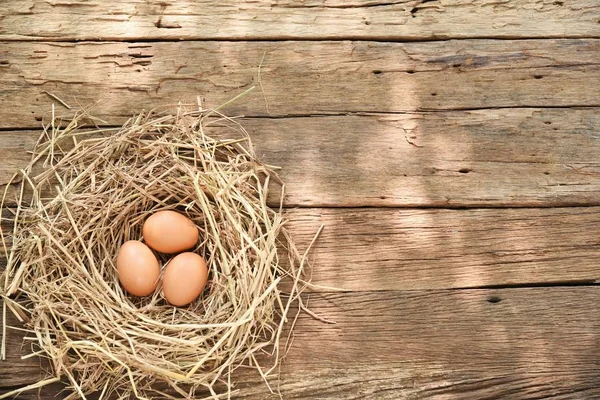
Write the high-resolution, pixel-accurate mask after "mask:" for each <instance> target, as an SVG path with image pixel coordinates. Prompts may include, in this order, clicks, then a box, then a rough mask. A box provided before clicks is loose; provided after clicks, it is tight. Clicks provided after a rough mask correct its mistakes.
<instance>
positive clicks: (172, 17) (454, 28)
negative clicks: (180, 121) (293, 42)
mask: <svg viewBox="0 0 600 400" xmlns="http://www.w3.org/2000/svg"><path fill="white" fill-rule="evenodd" d="M0 15H2V16H3V18H2V19H1V20H0V38H1V39H5V40H7V39H8V40H48V39H51V40H137V39H145V40H148V39H175V40H182V39H193V40H206V39H221V40H257V39H269V40H285V39H311V40H316V39H318V40H327V39H355V38H361V39H376V40H431V39H445V38H490V37H492V38H518V37H545V38H548V37H561V38H562V37H600V25H598V19H599V18H600V9H599V7H598V3H597V2H596V1H595V0H569V1H565V2H562V1H543V2H531V1H528V0H512V1H510V2H497V1H474V0H465V1H447V0H440V1H433V2H429V1H427V2H426V1H423V0H414V1H410V0H401V1H391V0H387V1H385V0H375V1H358V0H342V1H340V0H326V1H321V0H318V1H317V0H310V1H304V0H283V1H268V2H244V3H240V2H238V1H235V0H225V1H219V2H218V3H215V2H211V1H206V0H204V1H194V0H184V1H177V2H169V1H159V0H151V1H146V0H133V1H127V2H119V1H115V0H113V1H101V0H91V1H89V0H87V1H86V0H67V1H64V0H60V1H59V0H51V1H42V0H34V1H22V0H5V1H3V3H2V5H1V6H0ZM465 27H468V29H465Z"/></svg>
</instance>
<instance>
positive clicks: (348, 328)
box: [2, 287, 600, 400]
mask: <svg viewBox="0 0 600 400" xmlns="http://www.w3.org/2000/svg"><path fill="white" fill-rule="evenodd" d="M599 300H600V288H598V287H573V288H530V289H503V290H461V291H412V292H377V293H370V292H367V293H341V294H331V293H323V294H313V295H311V299H310V302H309V305H310V306H311V308H312V309H313V310H314V311H315V312H317V313H318V314H320V315H323V316H325V317H327V318H330V319H332V320H334V321H336V322H337V324H336V325H326V324H323V323H321V322H318V321H315V320H313V319H312V318H310V317H308V316H306V315H301V316H300V318H299V320H298V324H297V326H296V330H295V333H294V340H293V346H292V348H291V350H290V352H289V353H288V356H287V358H286V360H285V362H284V364H283V367H282V371H281V380H280V382H279V386H280V388H281V392H282V394H283V395H284V398H286V399H303V398H319V399H358V398H360V399H398V398H402V399H467V400H468V399H484V398H485V399H495V398H502V399H531V400H533V399H540V398H544V399H546V398H548V399H582V398H596V397H598V396H600V388H599V387H598V385H597V382H598V380H599V379H600V370H599V369H598V363H599V362H600V356H599V355H598V352H597V347H598V340H599V336H598V332H599V331H600V317H599V316H600V308H599V306H598V304H600V302H599ZM14 322H15V321H14V320H11V323H14ZM19 343H20V338H19V335H18V334H17V335H14V334H11V336H9V344H10V346H9V356H10V359H9V361H8V362H6V363H3V364H2V366H3V368H2V371H3V373H4V375H3V378H4V380H3V386H12V385H15V386H16V385H23V384H27V383H31V382H33V381H34V380H35V379H36V374H35V373H34V371H38V370H36V367H37V365H38V361H37V360H34V359H30V360H25V361H23V360H19V358H18V355H19V354H20V352H19V351H18V350H17V349H18V347H19ZM37 368H38V369H39V367H37ZM237 381H238V383H239V387H240V388H241V389H243V392H242V393H240V395H239V396H236V398H243V399H262V398H277V397H276V396H268V392H267V390H266V388H265V386H264V383H263V382H261V379H260V377H258V376H256V374H255V373H251V372H249V371H247V372H242V373H241V374H240V376H239V378H238V380H237ZM272 382H273V384H274V386H275V387H276V386H277V382H276V380H275V379H274V380H272ZM36 395H37V394H35V393H32V394H28V395H27V396H23V397H22V398H23V399H33V398H37V397H35V396H36ZM41 398H42V399H49V398H51V397H50V395H43V396H42V397H41Z"/></svg>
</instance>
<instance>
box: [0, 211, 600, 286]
mask: <svg viewBox="0 0 600 400" xmlns="http://www.w3.org/2000/svg"><path fill="white" fill-rule="evenodd" d="M285 216H286V218H288V219H289V224H288V227H289V230H290V233H291V235H292V237H293V238H294V240H295V241H296V243H297V246H298V248H299V249H300V250H302V251H303V250H304V249H306V248H307V246H308V245H309V243H310V241H311V240H312V238H313V236H314V235H315V233H316V231H317V230H318V228H319V227H320V226H321V224H322V225H324V229H323V231H322V233H321V236H320V237H319V239H318V240H317V242H316V244H315V246H314V248H313V251H312V253H311V260H312V268H307V276H310V277H311V278H312V282H313V283H314V284H316V285H320V286H325V287H334V288H339V289H343V290H348V291H354V292H358V291H377V290H416V289H419V290H422V289H457V288H477V287H498V286H507V285H519V286H521V285H548V284H581V283H586V284H591V283H596V282H599V281H600V266H599V265H598V254H600V238H599V237H598V235H596V234H593V233H590V232H600V207H584V208H575V207H567V208H545V209H476V210H402V209H290V210H286V214H285ZM3 218H9V215H8V212H7V211H5V213H4V215H3ZM3 229H4V232H5V234H7V235H8V233H9V232H10V229H12V227H9V226H8V224H3ZM7 243H8V246H10V240H9V241H8V242H7ZM2 264H4V261H2ZM313 290H314V291H320V290H322V289H319V288H315V289H313Z"/></svg>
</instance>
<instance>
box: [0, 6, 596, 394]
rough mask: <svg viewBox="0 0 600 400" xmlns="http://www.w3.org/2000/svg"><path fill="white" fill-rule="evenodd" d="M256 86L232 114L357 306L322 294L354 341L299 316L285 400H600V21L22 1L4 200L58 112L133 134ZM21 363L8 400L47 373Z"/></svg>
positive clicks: (322, 262) (242, 383) (3, 367)
mask: <svg viewBox="0 0 600 400" xmlns="http://www.w3.org/2000/svg"><path fill="white" fill-rule="evenodd" d="M261 63H262V66H261V79H260V80H261V82H258V79H257V78H258V76H257V69H258V66H259V64H261ZM259 83H261V84H262V88H263V89H264V92H263V91H260V90H257V91H255V92H254V93H253V95H252V96H250V97H247V98H246V99H244V101H240V102H238V103H236V104H234V105H232V106H230V107H229V108H228V109H227V112H228V113H229V114H231V115H237V114H244V115H246V116H247V118H245V119H244V121H243V124H244V125H245V127H246V128H247V129H248V130H249V131H250V133H251V135H252V136H253V138H254V141H255V143H256V147H257V151H258V153H259V154H260V155H261V156H263V157H264V159H265V160H266V161H268V162H270V163H273V164H278V165H280V166H282V167H283V169H282V172H281V174H282V176H283V178H284V179H285V181H286V182H287V188H288V195H287V197H286V198H285V199H284V203H285V205H286V207H288V209H287V211H286V212H287V216H288V217H289V218H290V219H291V225H290V226H291V229H292V231H293V234H294V235H295V236H296V237H297V238H298V241H299V242H300V243H299V244H300V246H303V245H306V244H307V243H308V241H309V240H310V238H311V237H312V235H313V233H314V232H315V231H316V229H317V228H318V226H319V225H320V224H324V225H325V230H324V231H323V235H322V237H321V240H320V241H319V242H318V244H317V248H316V250H315V266H316V267H315V269H314V271H312V274H313V275H312V276H313V281H314V282H315V283H318V284H323V285H329V286H337V287H341V288H344V289H345V291H344V292H314V293H311V294H310V306H311V307H312V309H313V310H314V311H316V312H317V313H319V314H321V315H323V316H325V317H327V318H329V319H331V320H334V321H336V322H337V324H336V325H325V324H323V323H321V322H318V321H315V320H313V319H311V318H310V317H308V316H301V317H300V320H299V322H298V325H297V329H296V334H295V339H294V346H293V348H292V350H291V352H290V353H289V355H288V357H287V359H286V360H285V363H284V364H283V367H282V371H281V378H280V381H279V382H278V384H277V385H278V386H279V388H280V390H281V393H282V394H283V395H284V397H285V398H287V399H300V398H302V399H304V398H315V399H316V398H323V399H440V400H441V399H447V400H459V399H541V398H552V399H592V398H600V287H598V286H597V282H598V280H599V278H600V262H599V260H600V2H599V1H598V0H411V1H408V0H399V1H391V0H390V1H384V0H281V1H277V0H272V1H247V2H246V1H236V0H222V1H219V2H212V1H203V0H181V1H175V0H161V1H159V0H128V1H123V2H121V1H117V0H112V1H105V0H46V1H42V0H35V1H25V0H2V1H1V2H0V161H1V162H0V184H6V182H7V180H8V178H9V177H10V175H11V174H12V172H13V171H14V169H15V168H18V167H19V166H23V165H24V164H25V163H26V162H27V160H28V155H27V150H28V149H30V148H31V147H32V145H33V143H34V140H35V138H37V135H38V134H39V130H40V123H41V122H40V121H41V120H42V119H43V118H44V117H47V116H48V111H49V109H50V104H51V103H52V102H53V99H52V98H51V97H49V96H48V95H47V94H46V92H49V93H53V94H55V95H57V96H59V97H60V98H62V99H63V100H65V101H66V102H67V103H70V104H74V105H83V106H89V105H92V104H96V106H95V108H94V114H95V115H98V116H99V117H101V118H103V119H104V120H105V121H106V123H107V124H109V125H117V124H120V123H122V122H123V121H124V120H125V119H126V118H128V117H129V116H130V115H131V114H132V113H133V112H135V111H138V110H140V109H142V108H144V109H149V108H152V107H155V106H157V105H162V104H167V103H173V102H176V101H178V100H184V101H194V100H195V98H196V96H197V95H201V96H202V97H204V98H205V99H206V101H207V103H208V104H212V105H218V104H220V103H222V102H223V101H225V100H228V99H230V98H231V97H233V96H234V95H236V94H238V93H240V92H242V91H243V90H245V89H247V88H248V87H250V86H255V85H259ZM54 102H55V101H54ZM55 103H56V102H55ZM56 106H57V111H60V112H66V111H67V110H66V109H64V108H61V105H60V104H58V103H56ZM271 201H273V202H276V201H277V199H275V198H273V199H271ZM0 323H1V322H0ZM9 323H11V324H16V321H15V320H13V319H11V320H9ZM8 343H9V347H8V360H7V361H6V362H2V363H0V393H6V392H7V391H10V390H12V389H15V388H17V387H20V386H22V385H27V384H31V383H33V382H35V381H36V380H37V379H38V378H39V377H40V376H41V375H42V373H43V366H44V365H43V363H42V364H40V361H39V360H35V359H33V358H30V359H27V360H21V359H20V356H21V354H25V353H26V350H27V349H26V348H23V346H22V340H21V337H20V336H19V335H18V334H16V333H15V332H13V333H12V334H11V335H10V336H9V338H8ZM277 385H276V386H277ZM238 387H239V388H240V390H241V391H240V393H239V394H238V395H237V396H236V398H244V399H264V398H271V397H272V398H277V396H269V394H268V391H267V390H266V387H265V386H264V384H263V383H262V381H261V379H260V378H259V377H258V376H257V374H255V373H249V372H242V373H241V374H240V376H239V379H238ZM57 390H60V386H55V387H52V388H49V389H45V390H43V391H41V393H39V395H40V396H41V398H42V399H50V398H52V396H54V394H55V393H56V391H57ZM59 397H60V396H59ZM20 398H22V399H35V398H38V393H37V392H33V393H27V394H25V395H23V396H22V397H20Z"/></svg>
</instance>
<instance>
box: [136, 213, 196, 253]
mask: <svg viewBox="0 0 600 400" xmlns="http://www.w3.org/2000/svg"><path fill="white" fill-rule="evenodd" d="M142 234H143V235H144V241H145V242H146V244H147V245H148V246H150V247H151V248H153V249H154V250H156V251H159V252H161V253H167V254H172V253H179V252H180V251H184V250H188V249H190V248H192V247H194V246H195V245H196V243H197V242H198V236H199V235H198V228H196V225H194V223H193V222H192V220H190V219H189V218H187V217H186V216H185V215H182V214H180V213H178V212H176V211H170V210H167V211H159V212H157V213H155V214H152V215H151V216H150V217H149V218H148V219H147V220H146V222H144V227H143V228H142Z"/></svg>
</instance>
